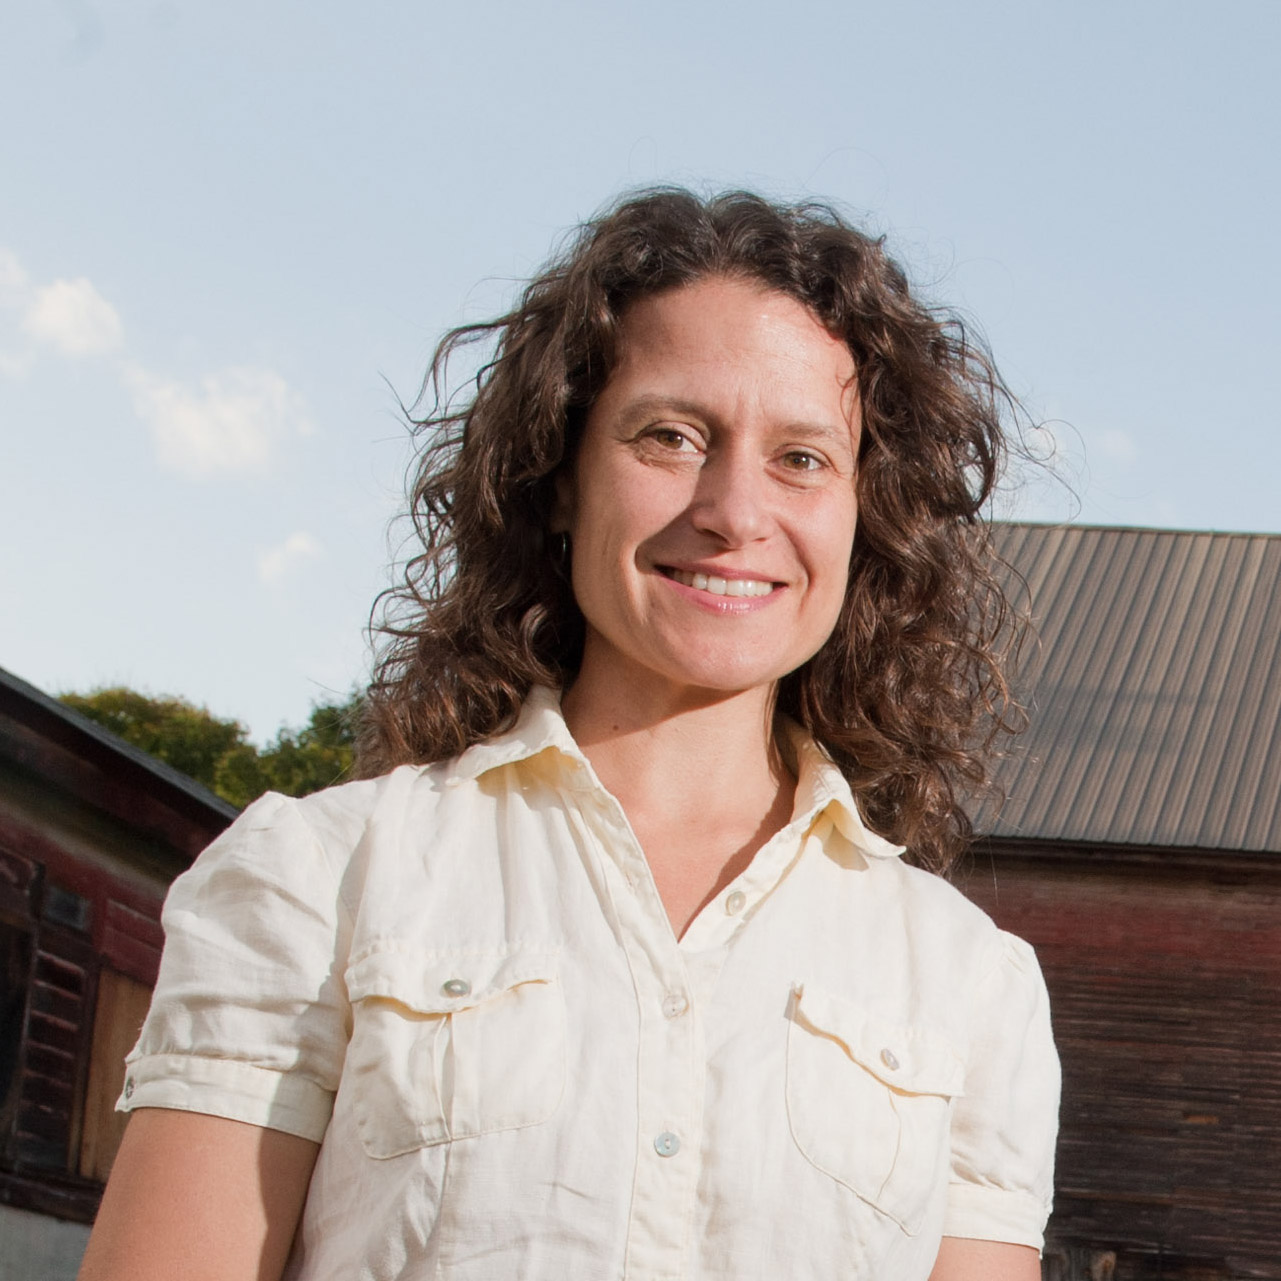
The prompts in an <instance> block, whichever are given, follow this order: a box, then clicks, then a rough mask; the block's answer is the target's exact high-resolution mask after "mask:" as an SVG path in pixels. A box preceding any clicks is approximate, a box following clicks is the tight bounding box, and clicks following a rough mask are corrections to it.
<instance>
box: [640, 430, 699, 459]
mask: <svg viewBox="0 0 1281 1281" xmlns="http://www.w3.org/2000/svg"><path fill="white" fill-rule="evenodd" d="M645 439H646V440H649V441H652V442H653V443H654V444H655V445H657V446H658V447H659V448H660V449H664V450H669V451H671V452H672V453H682V454H688V453H697V452H698V445H697V443H696V442H695V441H694V439H693V437H692V436H691V435H690V433H689V431H688V430H687V429H685V428H682V427H675V426H673V425H672V424H671V423H656V424H655V425H654V426H653V427H651V428H649V430H648V431H646V432H645Z"/></svg>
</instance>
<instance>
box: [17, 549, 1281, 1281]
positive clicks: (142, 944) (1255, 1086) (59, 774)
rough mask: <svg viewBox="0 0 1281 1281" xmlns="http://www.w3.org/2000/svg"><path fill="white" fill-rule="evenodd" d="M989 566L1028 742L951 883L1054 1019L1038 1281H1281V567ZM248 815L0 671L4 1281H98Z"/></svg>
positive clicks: (1073, 557)
mask: <svg viewBox="0 0 1281 1281" xmlns="http://www.w3.org/2000/svg"><path fill="white" fill-rule="evenodd" d="M996 539H997V544H998V548H999V550H1000V552H1001V554H1002V555H1003V556H1004V558H1005V560H1006V561H1007V562H1008V564H1009V565H1010V566H1011V567H1012V568H1011V569H1010V571H1009V578H1010V584H1011V588H1012V590H1014V591H1015V592H1016V594H1017V593H1018V592H1023V591H1026V592H1028V593H1030V600H1031V602H1032V606H1031V608H1032V614H1033V617H1034V620H1035V624H1036V629H1037V640H1036V643H1035V644H1033V645H1031V646H1030V647H1029V648H1028V649H1027V651H1026V654H1025V662H1024V665H1023V670H1022V673H1021V676H1020V689H1021V690H1022V691H1023V692H1024V696H1025V699H1026V701H1027V702H1028V704H1029V705H1030V709H1031V713H1032V728H1031V729H1030V730H1029V731H1028V732H1027V733H1026V734H1025V735H1023V736H1022V739H1021V741H1020V744H1019V746H1018V747H1017V749H1016V750H1015V751H1014V752H1012V754H1011V755H1010V756H1009V757H1008V759H1006V760H1005V761H1004V762H1002V766H1001V771H1000V781H1001V783H1002V785H1003V787H1004V790H1005V792H1006V796H1007V799H1006V801H1005V803H1004V805H1003V806H1002V807H1000V808H999V809H997V808H995V807H989V808H987V809H985V810H983V811H981V812H980V813H979V814H978V816H977V827H978V830H979V831H980V832H982V833H983V835H982V838H981V839H980V841H979V842H978V843H977V844H976V846H975V847H974V849H973V851H972V853H971V854H970V855H969V856H968V857H967V859H966V860H965V863H964V865H963V866H962V867H961V868H960V870H959V871H958V873H957V881H958V883H959V884H960V886H961V888H962V889H964V890H965V892H966V893H967V894H969V895H970V896H971V897H972V898H973V899H974V900H975V901H976V902H978V903H979V904H980V905H981V906H983V907H984V908H985V909H986V910H987V911H989V912H990V913H991V914H992V915H993V916H994V917H995V918H996V919H997V920H998V922H999V923H1000V924H1002V925H1003V926H1005V927H1006V928H1008V929H1011V930H1013V931H1014V932H1016V933H1018V934H1021V935H1022V936H1023V937H1025V938H1027V939H1029V940H1030V941H1031V942H1032V943H1033V944H1035V946H1036V948H1037V951H1038V953H1039V955H1040V957H1041V962H1042V966H1043V968H1044V971H1045V975H1046V980H1047V983H1048V985H1049V988H1050V995H1051V1001H1052V1004H1053V1014H1054V1023H1055V1032H1056V1036H1057V1038H1058V1043H1059V1047H1060V1052H1061V1055H1062V1059H1063V1068H1064V1104H1063V1114H1062V1131H1061V1137H1060V1143H1059V1153H1058V1177H1057V1202H1056V1209H1055V1213H1054V1217H1053V1219H1052V1221H1051V1226H1050V1235H1049V1241H1048V1245H1047V1250H1046V1256H1045V1260H1044V1264H1043V1268H1044V1276H1045V1278H1046V1281H1149V1279H1152V1278H1165V1279H1166V1281H1228V1279H1244V1278H1278V1279H1281V537H1278V536H1268V535H1247V534H1214V533H1188V532H1181V531H1170V530H1135V529H1102V528H1090V527H1083V526H1070V527H1047V526H1036V525H1017V524H1010V525H1005V526H1001V527H998V529H997V531H996ZM234 813H235V811H234V810H233V809H232V807H231V806H229V805H227V804H226V803H225V802H223V801H221V800H219V799H218V798H217V797H215V796H213V795H212V794H211V793H209V792H207V791H206V790H205V789H204V788H202V787H200V786H199V785H198V784H196V783H193V782H192V781H191V780H190V779H187V778H185V777H184V776H182V775H180V774H177V773H176V772H174V771H173V770H170V769H168V768H167V767H166V766H164V765H162V764H160V763H158V762H156V761H154V760H151V759H150V758H149V757H147V756H145V755H143V754H142V753H140V752H137V751H135V750H134V749H133V748H131V747H129V746H128V745H126V744H124V743H122V742H121V741H120V740H119V739H116V738H115V737H114V736H112V735H110V734H107V733H105V732H104V731H102V730H100V729H99V728H97V727H96V726H95V725H93V724H92V723H90V722H88V721H86V720H85V719H84V718H82V717H80V716H79V715H77V714H76V713H74V712H72V711H70V710H68V709H67V708H64V707H62V706H61V705H60V704H59V703H57V702H56V701H55V700H53V699H50V698H48V697H47V696H46V695H44V694H42V693H41V692H40V691H38V690H36V689H34V688H32V687H31V686H30V685H27V684H25V683H24V682H23V681H21V680H19V679H17V678H16V677H14V676H11V675H9V674H8V673H5V672H3V671H0V947H2V948H3V955H4V956H5V959H6V967H5V970H4V971H3V979H2V980H0V983H2V986H0V1019H2V1020H3V1024H4V1035H3V1037H2V1038H0V1281H10V1278H14V1279H16V1278H23V1279H24V1281H25V1279H26V1278H29V1277H36V1276H38V1277H41V1278H48V1281H61V1278H64V1277H65V1278H71V1277H73V1276H74V1274H75V1268H76V1265H77V1263H78V1259H79V1255H80V1252H81V1251H82V1249H83V1244H84V1239H85V1236H86V1234H87V1227H86V1226H85V1225H87V1224H88V1223H89V1222H90V1221H91V1220H92V1217H93V1213H94V1210H95V1208H96V1205H97V1202H98V1198H99V1195H100V1192H101V1183H102V1179H103V1178H104V1177H105V1174H106V1172H107V1170H108V1169H109V1167H110V1163H111V1159H112V1156H113V1154H114V1152H115V1148H116V1144H117V1143H118V1142H119V1136H120V1121H119V1118H118V1117H117V1116H116V1115H115V1114H114V1112H113V1111H112V1105H113V1103H114V1100H115V1098H116V1096H117V1094H118V1092H119V1087H120V1082H121V1079H122V1076H123V1071H122V1062H121V1061H122V1058H123V1055H124V1053H125V1052H126V1050H127V1049H128V1048H129V1046H130V1044H131V1043H132V1040H133V1038H134V1035H135V1033H136V1029H137V1026H138V1024H139V1022H140V1020H141V1017H142V1014H143V1012H144V1010H145V1007H146V1003H147V999H148V993H149V990H150V987H151V985H152V984H153V983H154V981H155V973H156V966H157V962H158V958H159V948H160V944H161V934H160V928H159V924H158V917H159V910H160V904H161V901H162V898H163V895H164V892H165V888H166V886H167V885H168V883H169V882H170V881H171V880H172V878H173V877H174V876H175V875H176V874H177V873H178V872H179V871H181V870H182V869H183V868H184V867H186V866H187V865H188V864H189V862H190V861H191V859H192V858H193V857H194V855H195V853H196V852H197V851H198V850H199V849H200V848H201V847H203V846H204V845H205V844H206V843H207V842H208V841H209V840H210V839H212V837H213V836H214V835H216V834H217V833H218V832H219V831H221V830H222V828H223V827H225V826H226V824H227V823H228V822H229V821H230V820H231V819H232V818H233V817H234Z"/></svg>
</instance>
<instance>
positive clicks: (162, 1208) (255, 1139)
mask: <svg viewBox="0 0 1281 1281" xmlns="http://www.w3.org/2000/svg"><path fill="white" fill-rule="evenodd" d="M319 1150H320V1147H319V1144H316V1143H312V1142H310V1141H308V1140H307V1139H299V1138H296V1137H295V1136H294V1135H292V1134H284V1133H282V1132H281V1131H279V1130H266V1129H261V1128H259V1127H258V1126H255V1125H245V1124H244V1123H243V1122H241V1121H228V1120H225V1119H223V1118H222V1117H216V1116H204V1115H202V1114H200V1113H196V1112H175V1111H170V1110H167V1109H164V1108H142V1109H139V1110H138V1111H137V1112H135V1113H134V1114H133V1116H132V1117H131V1118H130V1120H129V1125H128V1127H127V1128H126V1130H125V1137H124V1141H123V1142H122V1143H121V1145H120V1151H119V1153H118V1154H117V1156H116V1160H115V1164H114V1166H113V1167H112V1170H111V1178H110V1180H109V1181H108V1183H107V1190H106V1192H105V1193H104V1194H103V1198H102V1208H101V1209H100V1210H99V1212H98V1219H97V1222H96V1223H95V1224H94V1228H93V1235H92V1236H91V1237H90V1239H89V1248H88V1250H87V1251H86V1253H85V1258H84V1263H83V1264H82V1265H81V1268H80V1274H79V1281H175V1279H176V1278H179V1277H181V1278H182V1281H215V1279H216V1281H278V1278H279V1277H280V1273H281V1270H282V1269H283V1268H284V1266H285V1259H286V1257H287V1256H288V1254H289V1246H290V1244H291V1242H292V1241H293V1236H294V1229H295V1228H296V1227H297V1224H298V1218H299V1216H300V1214H301V1213H302V1206H303V1202H304V1200H306V1197H307V1184H308V1182H309V1180H310V1179H311V1169H312V1166H313V1165H314V1164H315V1162H316V1153H317V1152H319Z"/></svg>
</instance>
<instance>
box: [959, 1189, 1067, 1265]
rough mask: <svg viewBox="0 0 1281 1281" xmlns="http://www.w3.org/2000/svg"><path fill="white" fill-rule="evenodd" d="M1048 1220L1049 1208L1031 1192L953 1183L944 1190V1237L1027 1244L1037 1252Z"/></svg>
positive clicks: (1041, 1244)
mask: <svg viewBox="0 0 1281 1281" xmlns="http://www.w3.org/2000/svg"><path fill="white" fill-rule="evenodd" d="M1048 1218H1049V1209H1048V1207H1047V1206H1045V1205H1044V1204H1043V1203H1042V1202H1041V1201H1040V1199H1039V1198H1038V1197H1035V1196H1033V1195H1032V1194H1031V1193H1030V1192H1011V1191H1007V1190H1006V1189H1004V1188H985V1187H980V1186H978V1185H977V1184H973V1183H952V1184H949V1186H948V1190H947V1213H946V1215H945V1216H944V1219H943V1235H944V1236H948V1237H966V1238H969V1239H970V1240H975V1241H1003V1242H1006V1243H1008V1244H1010V1245H1028V1246H1031V1247H1032V1248H1033V1249H1034V1250H1036V1251H1037V1252H1038V1253H1040V1251H1041V1249H1042V1247H1043V1246H1044V1245H1045V1224H1046V1220H1047V1219H1048Z"/></svg>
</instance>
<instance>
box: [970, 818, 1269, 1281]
mask: <svg viewBox="0 0 1281 1281" xmlns="http://www.w3.org/2000/svg"><path fill="white" fill-rule="evenodd" d="M1047 850H1048V853H1047V852H1046V851H1047ZM957 883H958V885H959V886H960V887H961V888H962V889H963V890H965V892H966V893H967V894H968V895H969V896H970V897H971V898H972V899H973V900H975V901H976V902H977V903H979V904H980V905H981V906H982V907H983V908H984V909H985V910H987V911H988V912H990V913H991V915H992V916H993V917H994V918H995V919H996V920H997V922H998V923H999V924H1001V925H1002V926H1003V927H1005V928H1007V929H1009V930H1011V931H1013V932H1014V933H1016V934H1019V935H1021V936H1022V937H1024V938H1026V939H1027V940H1028V941H1029V942H1031V943H1032V944H1033V945H1034V946H1035V947H1036V949H1037V953H1038V955H1039V957H1040V960H1041V965H1042V968H1043V970H1044V972H1045V976H1046V981H1047V984H1048V986H1049V989H1050V997H1051V1002H1052V1007H1053V1017H1054V1027H1055V1034H1056V1037H1057V1039H1058V1045H1059V1052H1060V1054H1061V1056H1062V1060H1063V1109H1062V1124H1061V1135H1060V1141H1059V1153H1058V1172H1057V1179H1056V1184H1057V1189H1058V1191H1057V1198H1056V1208H1055V1213H1054V1217H1053V1220H1052V1223H1051V1234H1052V1240H1053V1242H1054V1244H1055V1245H1056V1246H1057V1247H1059V1248H1060V1249H1062V1250H1068V1249H1073V1250H1082V1249H1093V1250H1105V1251H1116V1253H1117V1260H1118V1261H1117V1265H1116V1271H1115V1277H1116V1278H1117V1281H1125V1278H1128V1277H1138V1276H1153V1277H1155V1276H1162V1275H1164V1276H1167V1277H1172V1276H1190V1275H1193V1272H1192V1271H1190V1269H1195V1274H1196V1275H1205V1276H1209V1275H1214V1276H1224V1277H1259V1278H1264V1277H1271V1278H1281V865H1279V861H1278V860H1271V861H1269V860H1268V859H1267V858H1266V857H1260V856H1257V855H1250V856H1241V857H1238V856H1234V855H1230V854H1223V853H1216V854H1213V855H1203V856H1200V857H1199V858H1193V857H1191V856H1188V855H1186V854H1178V853H1174V852H1170V853H1167V854H1160V853H1152V852H1145V853H1142V854H1140V853H1137V852H1134V853H1127V852H1124V851H1122V852H1117V851H1107V852H1098V851H1089V850H1085V849H1081V850H1071V849H1064V848H1061V847H1060V848H1058V849H1056V848H1054V847H1052V846H1046V847H1041V850H1040V851H1036V850H1034V849H1031V848H1024V850H1023V851H1021V852H1020V851H1019V849H1018V848H1017V847H1016V846H1014V845H1013V843H1011V844H1009V845H1004V846H1001V847H998V848H997V849H995V850H991V849H987V850H984V849H980V850H979V851H978V852H976V853H975V854H974V855H973V856H972V857H971V858H970V860H969V866H968V867H967V869H965V871H963V872H962V873H961V874H960V875H959V876H958V877H957ZM1136 1259H1137V1260H1143V1259H1147V1260H1148V1261H1149V1264H1150V1266H1149V1267H1148V1269H1147V1270H1146V1271H1145V1270H1143V1268H1142V1266H1141V1265H1140V1264H1137V1263H1135V1260H1136ZM1136 1268H1137V1269H1138V1270H1135V1269H1136Z"/></svg>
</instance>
